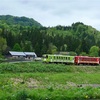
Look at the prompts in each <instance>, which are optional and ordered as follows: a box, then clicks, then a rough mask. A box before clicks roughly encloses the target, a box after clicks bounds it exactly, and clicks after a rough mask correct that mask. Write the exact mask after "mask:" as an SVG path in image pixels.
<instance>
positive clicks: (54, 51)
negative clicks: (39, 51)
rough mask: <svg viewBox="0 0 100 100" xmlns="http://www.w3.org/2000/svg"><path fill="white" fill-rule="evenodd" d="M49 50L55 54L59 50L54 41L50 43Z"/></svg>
mask: <svg viewBox="0 0 100 100" xmlns="http://www.w3.org/2000/svg"><path fill="white" fill-rule="evenodd" d="M47 52H48V53H50V54H54V53H56V52H57V47H56V46H55V45H53V44H52V43H50V44H49V48H48V51H47Z"/></svg>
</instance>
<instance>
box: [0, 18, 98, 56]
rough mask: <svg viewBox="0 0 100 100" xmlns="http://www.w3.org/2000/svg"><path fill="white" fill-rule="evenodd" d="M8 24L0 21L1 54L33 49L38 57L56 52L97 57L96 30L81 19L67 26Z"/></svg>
mask: <svg viewBox="0 0 100 100" xmlns="http://www.w3.org/2000/svg"><path fill="white" fill-rule="evenodd" d="M22 19H23V18H22ZM20 20H21V19H20ZM9 23H11V22H9ZM9 23H7V22H6V21H4V20H0V54H1V55H6V54H7V53H8V51H9V50H14V51H28V52H29V51H30V52H31V51H34V52H36V54H37V55H38V56H42V55H43V54H46V53H49V54H55V53H58V52H69V53H70V55H89V56H100V32H99V31H97V30H96V29H94V28H92V27H91V26H88V25H84V24H83V23H81V22H77V23H73V24H72V25H71V26H61V25H58V26H55V27H43V26H41V25H40V26H38V27H37V26H35V25H29V23H28V25H21V24H18V23H17V24H14V23H11V24H9Z"/></svg>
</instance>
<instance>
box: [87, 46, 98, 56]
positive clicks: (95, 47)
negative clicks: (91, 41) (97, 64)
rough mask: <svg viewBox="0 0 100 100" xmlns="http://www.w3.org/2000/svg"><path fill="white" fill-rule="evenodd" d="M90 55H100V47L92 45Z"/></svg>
mask: <svg viewBox="0 0 100 100" xmlns="http://www.w3.org/2000/svg"><path fill="white" fill-rule="evenodd" d="M89 55H90V56H93V57H98V56H99V47H98V46H92V47H91V48H90V51H89Z"/></svg>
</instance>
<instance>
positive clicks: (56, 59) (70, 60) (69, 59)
mask: <svg viewBox="0 0 100 100" xmlns="http://www.w3.org/2000/svg"><path fill="white" fill-rule="evenodd" d="M43 62H46V63H65V64H74V56H67V55H53V54H45V55H43Z"/></svg>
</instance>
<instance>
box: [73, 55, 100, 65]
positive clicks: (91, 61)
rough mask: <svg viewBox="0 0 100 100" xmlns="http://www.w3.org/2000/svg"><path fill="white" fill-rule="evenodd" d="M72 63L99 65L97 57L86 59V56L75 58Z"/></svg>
mask: <svg viewBox="0 0 100 100" xmlns="http://www.w3.org/2000/svg"><path fill="white" fill-rule="evenodd" d="M74 63H75V64H76V65H79V64H85V65H99V57H88V56H75V61H74Z"/></svg>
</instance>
